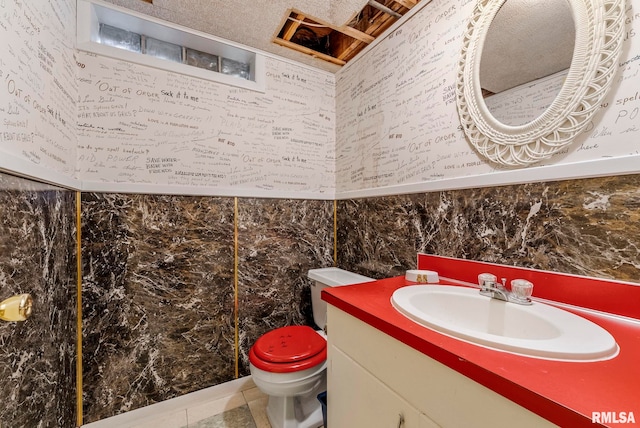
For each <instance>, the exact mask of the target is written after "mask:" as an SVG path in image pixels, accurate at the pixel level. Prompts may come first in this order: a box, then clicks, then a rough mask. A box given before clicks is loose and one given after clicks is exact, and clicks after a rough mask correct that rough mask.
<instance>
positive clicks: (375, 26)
mask: <svg viewBox="0 0 640 428" xmlns="http://www.w3.org/2000/svg"><path fill="white" fill-rule="evenodd" d="M419 1H420V0H386V1H384V2H383V1H380V2H379V3H380V4H381V5H383V6H384V7H385V8H388V9H390V11H389V13H390V12H391V11H393V12H396V13H397V14H399V15H404V14H405V13H407V12H408V11H409V10H411V8H413V7H414V6H415V5H416V4H417V3H418V2H419ZM389 13H387V12H385V11H382V10H379V9H377V8H374V7H373V6H371V5H369V4H367V5H365V6H364V8H363V9H362V11H360V12H359V13H358V14H356V15H354V19H352V20H351V21H349V23H348V24H346V25H342V26H335V25H331V24H329V23H326V22H323V21H322V20H320V19H316V18H314V17H310V16H308V15H307V14H305V13H303V12H301V11H299V10H296V9H289V10H288V11H287V14H286V16H285V17H284V19H283V22H282V23H281V24H280V27H279V28H280V30H278V32H277V33H276V34H275V35H274V37H273V38H272V41H273V42H274V43H276V44H279V45H281V46H284V47H287V48H290V49H294V50H297V51H299V52H302V53H304V54H306V55H311V56H313V57H316V58H320V59H323V60H325V61H329V62H332V63H334V64H338V65H344V64H346V62H347V61H349V60H350V59H351V58H353V57H355V56H356V55H357V54H358V53H359V52H360V51H361V50H362V49H364V48H365V47H366V46H367V45H369V44H370V43H372V42H373V41H374V40H375V39H376V37H378V36H379V35H380V34H382V33H383V32H384V31H385V30H386V29H387V28H389V27H390V26H391V25H393V23H395V22H396V21H397V19H398V18H396V17H394V16H392V15H390V14H389ZM356 16H357V17H358V21H356V24H357V23H358V22H362V23H363V25H354V24H353V21H354V20H355V17H356ZM361 16H365V17H366V18H365V19H366V20H367V22H365V21H359V20H360V19H361V18H360V17H361ZM356 26H357V27H359V28H355V27H356ZM303 28H304V29H305V31H306V32H307V33H308V34H315V35H316V37H314V39H313V40H314V41H316V39H318V40H320V39H322V40H323V43H322V46H320V47H318V46H317V45H314V44H313V43H311V42H307V43H305V42H306V41H299V40H292V39H294V38H295V37H294V36H296V32H298V31H299V30H301V29H303ZM308 30H310V31H308ZM311 32H313V33H311ZM298 39H300V37H298ZM324 41H326V44H325V43H324ZM316 43H317V41H316ZM316 48H317V49H316ZM320 50H322V52H320Z"/></svg>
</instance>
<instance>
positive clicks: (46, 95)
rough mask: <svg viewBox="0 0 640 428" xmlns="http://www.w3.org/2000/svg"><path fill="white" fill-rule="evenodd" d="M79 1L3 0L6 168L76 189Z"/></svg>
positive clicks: (0, 89) (0, 83)
mask: <svg viewBox="0 0 640 428" xmlns="http://www.w3.org/2000/svg"><path fill="white" fill-rule="evenodd" d="M75 7H76V4H75V1H74V0H59V1H55V2H45V1H24V0H15V1H0V40H1V42H0V153H1V155H0V168H2V169H6V170H10V171H14V172H17V173H19V174H22V175H26V176H32V177H37V178H40V179H43V180H45V181H51V182H54V183H58V184H63V185H66V186H70V187H77V186H78V182H77V181H76V180H75V179H74V177H73V175H74V170H75V164H76V144H77V143H76V135H75V129H76V101H77V98H78V91H77V84H76V68H77V66H76V61H75V58H74V54H75V49H74V43H75V25H74V23H75Z"/></svg>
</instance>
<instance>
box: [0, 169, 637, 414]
mask: <svg viewBox="0 0 640 428" xmlns="http://www.w3.org/2000/svg"><path fill="white" fill-rule="evenodd" d="M74 198H75V192H70V191H64V190H61V189H56V188H53V187H50V186H43V185H39V184H36V183H34V182H31V181H28V180H23V179H17V178H13V177H10V176H5V175H0V202H2V203H1V204H0V209H1V210H3V217H4V220H3V222H2V223H1V224H0V228H1V229H0V230H2V234H3V237H6V239H3V241H2V244H0V284H1V285H2V288H1V289H2V290H3V296H1V297H5V296H4V295H7V296H8V295H11V294H13V293H18V292H21V291H23V290H26V291H30V292H32V293H33V294H34V297H35V298H36V302H46V304H45V305H44V306H46V309H45V310H44V311H42V310H40V306H37V308H36V312H35V313H34V316H33V317H32V318H30V319H29V320H28V321H27V322H25V323H22V324H15V323H2V324H0V339H1V340H2V343H3V344H4V348H3V355H5V358H3V359H2V360H1V361H0V370H1V371H2V375H3V377H2V378H3V379H5V385H4V386H3V388H2V393H1V394H2V397H1V398H2V399H1V400H0V421H1V422H2V424H3V425H2V426H52V427H53V426H72V425H73V423H74V421H75V379H74V364H75V352H76V348H75V323H76V318H75V306H74V305H75V251H74V245H75V230H74V224H75V205H74V204H75V202H74ZM235 203H236V200H235V199H234V198H216V197H194V196H159V195H124V194H93V193H88V194H83V195H82V252H83V296H82V298H83V301H82V302H83V338H84V339H83V383H84V389H83V403H84V410H83V414H84V422H85V423H88V422H91V421H95V420H98V419H102V418H105V417H108V416H112V415H115V414H119V413H122V412H125V411H127V410H132V409H135V408H138V407H142V406H145V405H147V404H151V403H155V402H158V401H163V400H166V399H169V398H172V397H175V396H179V395H183V394H186V393H188V392H192V391H195V390H198V389H201V388H204V387H208V386H211V385H215V384H218V383H222V382H225V381H228V380H231V379H234V378H235V377H236V376H244V375H247V374H248V373H249V370H248V360H247V353H248V350H249V348H250V346H251V344H252V343H253V342H254V341H255V339H256V338H257V337H258V336H259V335H261V334H262V333H264V332H265V331H267V330H269V329H272V328H276V327H279V326H283V325H290V324H310V325H311V324H312V314H311V307H310V297H309V285H310V281H309V280H308V279H307V278H306V272H307V271H308V270H309V269H311V268H316V267H324V266H331V265H332V264H333V202H332V201H301V200H272V199H251V198H240V199H237V215H236V206H235ZM337 204H338V209H337V212H338V249H339V251H338V265H339V266H340V267H342V268H345V269H349V270H353V271H355V272H359V273H362V274H365V275H369V276H373V277H379V278H381V277H387V276H393V275H400V274H402V273H403V272H404V270H406V269H409V268H413V267H415V260H416V253H417V252H427V253H434V254H440V255H445V256H453V257H462V258H468V259H475V260H484V261H490V262H498V263H505V264H511V265H517V266H527V267H533V268H539V269H551V270H557V271H562V272H569V273H576V274H583V275H590V276H598V277H605V278H617V279H622V280H628V281H633V282H640V250H639V248H640V242H639V241H640V230H638V229H640V221H639V220H640V176H638V175H629V176H619V177H606V178H595V179H585V180H572V181H561V182H551V183H532V184H524V185H514V186H503V187H494V188H483V189H466V190H454V191H445V192H433V193H427V194H413V195H398V196H387V197H378V198H365V199H356V200H346V201H338V203H337ZM236 220H237V225H238V226H237V229H238V241H237V248H238V260H237V262H238V270H237V272H238V282H237V284H238V287H237V289H236V288H235V281H234V264H235V258H234V247H235V245H236V244H235V242H234V221H236ZM16 243H20V245H16ZM34 266H35V267H36V268H35V269H34ZM28 288H29V289H28ZM236 293H237V311H236V300H235V299H236ZM236 316H237V323H236ZM236 334H237V338H236ZM51 388H54V389H55V391H53V390H52V389H51ZM51 397H55V399H54V400H51V399H50V398H51ZM25 403H28V405H27V404H25ZM35 421H38V422H37V423H36V422H35Z"/></svg>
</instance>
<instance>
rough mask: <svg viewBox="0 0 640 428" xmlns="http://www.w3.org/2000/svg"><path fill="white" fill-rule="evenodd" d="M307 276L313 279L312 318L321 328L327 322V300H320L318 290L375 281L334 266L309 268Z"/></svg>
mask: <svg viewBox="0 0 640 428" xmlns="http://www.w3.org/2000/svg"><path fill="white" fill-rule="evenodd" d="M307 276H308V277H309V278H310V279H312V280H313V283H312V284H311V306H312V307H313V320H314V322H315V323H316V325H317V326H318V327H320V328H322V329H324V327H325V325H326V324H327V302H325V301H324V300H322V298H321V297H320V292H321V291H322V289H323V288H325V287H340V286H343V285H351V284H359V283H361V282H371V281H375V279H373V278H369V277H368V276H364V275H360V274H357V273H354V272H349V271H348V270H344V269H340V268H336V267H329V268H321V269H309V273H308V274H307Z"/></svg>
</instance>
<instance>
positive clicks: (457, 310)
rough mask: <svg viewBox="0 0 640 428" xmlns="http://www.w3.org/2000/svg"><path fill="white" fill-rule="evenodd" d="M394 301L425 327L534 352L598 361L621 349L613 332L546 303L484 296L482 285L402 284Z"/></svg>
mask: <svg viewBox="0 0 640 428" xmlns="http://www.w3.org/2000/svg"><path fill="white" fill-rule="evenodd" d="M391 303H392V304H393V306H394V308H396V310H398V311H399V312H400V313H402V314H403V315H405V316H407V317H408V318H410V319H411V320H413V321H415V322H417V323H419V324H421V325H423V326H425V327H429V328H431V329H433V330H436V331H439V332H441V333H445V334H447V335H450V336H453V337H455V338H458V339H462V340H465V341H468V342H472V343H475V344H479V345H484V346H487V347H490V348H495V349H499V350H503V351H508V352H513V353H517V354H522V355H527V356H530V357H538V358H547V359H554V360H571V361H595V360H605V359H609V358H612V357H614V356H615V355H617V353H618V345H617V344H616V341H615V339H614V338H613V336H611V334H609V332H608V331H606V330H605V329H603V328H602V327H600V326H599V325H597V324H595V323H593V322H591V321H589V320H587V319H585V318H582V317H580V316H578V315H575V314H573V313H571V312H568V311H565V310H562V309H558V308H556V307H553V306H549V305H545V304H544V303H539V302H533V304H532V305H530V306H526V305H518V304H515V303H507V302H503V301H500V300H496V299H492V298H489V297H486V296H481V295H480V294H479V290H478V289H473V288H466V287H457V286H446V285H412V286H407V287H402V288H399V289H398V290H396V291H395V292H394V293H393V296H392V298H391Z"/></svg>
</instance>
